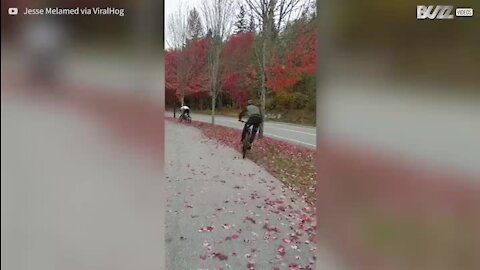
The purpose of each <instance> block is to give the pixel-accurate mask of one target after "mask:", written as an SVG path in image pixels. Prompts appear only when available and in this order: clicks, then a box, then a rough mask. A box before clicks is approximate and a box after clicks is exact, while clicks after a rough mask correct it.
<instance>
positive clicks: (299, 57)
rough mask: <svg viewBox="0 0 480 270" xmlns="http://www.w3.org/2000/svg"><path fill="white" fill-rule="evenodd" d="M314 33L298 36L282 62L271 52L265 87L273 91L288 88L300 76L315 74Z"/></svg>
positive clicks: (315, 46) (315, 45)
mask: <svg viewBox="0 0 480 270" xmlns="http://www.w3.org/2000/svg"><path fill="white" fill-rule="evenodd" d="M316 48H317V44H316V37H315V33H310V34H300V35H299V36H298V37H297V38H296V41H295V42H294V46H293V47H291V49H290V50H289V51H288V52H287V53H286V56H285V57H284V59H285V60H284V61H282V60H281V59H280V58H279V57H277V56H276V54H275V51H274V52H273V57H272V58H273V59H272V65H271V67H270V68H269V69H268V70H267V72H268V73H269V76H268V81H267V82H266V86H267V87H268V88H270V89H271V90H273V91H277V90H280V89H284V88H288V87H291V86H293V85H294V84H296V83H297V82H298V81H300V79H301V76H302V74H313V73H315V62H316V57H317V54H316Z"/></svg>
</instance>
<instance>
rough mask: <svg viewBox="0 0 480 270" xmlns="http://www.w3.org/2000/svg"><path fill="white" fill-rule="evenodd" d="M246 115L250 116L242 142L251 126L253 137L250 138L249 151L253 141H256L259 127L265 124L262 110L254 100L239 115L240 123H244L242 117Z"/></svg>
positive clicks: (244, 128)
mask: <svg viewBox="0 0 480 270" xmlns="http://www.w3.org/2000/svg"><path fill="white" fill-rule="evenodd" d="M245 114H246V115H247V116H248V120H247V122H246V123H245V126H244V127H243V131H242V139H241V140H240V141H241V142H243V139H245V136H246V135H247V130H248V129H249V128H250V127H251V126H253V129H252V135H251V136H250V141H249V145H248V149H251V148H252V143H253V140H254V139H255V135H256V133H257V131H258V127H259V126H260V124H261V123H262V122H263V119H262V115H261V113H260V108H259V107H258V106H255V105H254V104H253V101H252V100H249V101H248V102H247V106H246V107H245V108H243V110H242V111H241V112H240V114H239V115H238V121H242V117H243V116H244V115H245Z"/></svg>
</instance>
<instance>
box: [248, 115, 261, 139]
mask: <svg viewBox="0 0 480 270" xmlns="http://www.w3.org/2000/svg"><path fill="white" fill-rule="evenodd" d="M252 122H253V124H252V125H253V128H252V135H251V136H250V144H252V143H253V141H254V140H255V135H256V134H257V131H258V128H259V127H260V124H261V123H262V121H261V119H258V118H254V119H253V121H252Z"/></svg>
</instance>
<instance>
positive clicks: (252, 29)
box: [248, 15, 256, 33]
mask: <svg viewBox="0 0 480 270" xmlns="http://www.w3.org/2000/svg"><path fill="white" fill-rule="evenodd" d="M255 28H256V25H255V18H254V17H253V15H250V24H249V25H248V32H251V33H255Z"/></svg>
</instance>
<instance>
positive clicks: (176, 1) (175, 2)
mask: <svg viewBox="0 0 480 270" xmlns="http://www.w3.org/2000/svg"><path fill="white" fill-rule="evenodd" d="M204 1H205V0H166V1H165V49H168V48H169V46H168V42H167V41H168V40H169V38H170V33H169V31H168V18H169V17H170V15H171V14H172V13H175V12H176V11H177V10H178V9H179V7H181V6H182V7H183V8H185V9H187V10H188V9H191V8H193V7H195V8H197V9H198V11H199V12H201V11H200V9H201V6H202V3H203V2H204ZM306 1H308V0H306ZM234 2H235V3H236V5H235V12H234V14H232V16H235V15H236V14H237V13H238V9H239V5H238V3H240V0H234Z"/></svg>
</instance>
